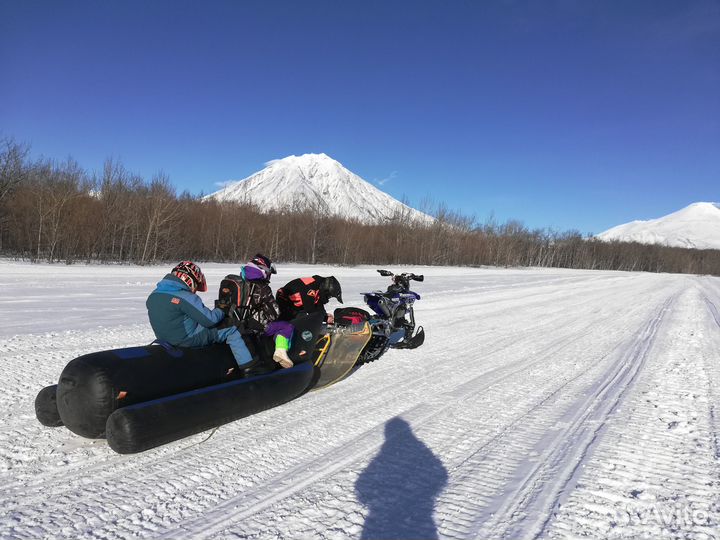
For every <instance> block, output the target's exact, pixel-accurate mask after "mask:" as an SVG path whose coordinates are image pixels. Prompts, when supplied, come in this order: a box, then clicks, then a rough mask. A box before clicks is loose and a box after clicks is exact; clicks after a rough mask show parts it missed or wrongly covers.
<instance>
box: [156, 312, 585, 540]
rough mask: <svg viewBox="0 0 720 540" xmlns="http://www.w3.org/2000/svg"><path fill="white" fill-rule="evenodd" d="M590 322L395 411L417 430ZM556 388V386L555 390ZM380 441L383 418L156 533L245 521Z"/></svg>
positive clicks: (203, 534)
mask: <svg viewBox="0 0 720 540" xmlns="http://www.w3.org/2000/svg"><path fill="white" fill-rule="evenodd" d="M596 324H597V321H593V322H592V323H590V324H588V325H586V326H585V327H584V328H583V331H582V332H580V333H575V334H573V335H572V336H570V337H567V336H563V337H562V338H559V339H557V340H555V341H554V342H553V343H552V344H551V345H549V346H548V347H547V348H546V349H545V350H544V351H543V353H542V354H539V355H537V356H534V359H532V360H526V361H524V362H518V363H515V364H512V365H508V366H504V367H498V368H496V369H494V370H492V371H491V372H489V373H484V374H482V375H480V376H477V377H475V378H473V379H472V380H470V381H468V382H466V383H464V384H462V385H460V386H459V387H457V388H455V389H454V390H452V391H449V392H446V393H444V394H442V395H440V396H436V397H435V398H434V399H433V400H431V401H427V402H424V403H420V404H418V405H416V406H415V407H412V408H410V409H407V410H405V411H403V412H401V413H399V414H398V415H397V416H401V417H402V418H403V419H404V420H405V421H407V422H408V423H409V424H410V425H412V427H413V430H414V431H417V430H418V429H420V428H421V427H422V426H423V425H424V424H426V423H428V422H430V421H432V420H434V419H436V418H438V417H440V416H442V415H443V414H445V413H446V412H447V410H448V409H451V408H453V407H456V406H457V404H458V403H459V402H462V401H464V400H469V399H471V398H472V397H474V396H476V395H478V394H480V393H483V392H485V391H486V390H487V389H489V388H490V387H492V386H495V385H497V384H499V383H501V382H503V381H506V380H509V379H512V378H513V377H515V376H517V375H518V374H520V373H521V372H523V371H525V370H527V369H528V368H529V367H531V366H534V365H537V364H540V363H545V362H547V361H548V359H551V358H552V357H553V356H554V355H555V354H556V353H557V352H558V351H559V350H561V349H563V348H565V347H567V345H568V343H570V342H573V341H578V340H580V339H582V338H583V337H587V336H588V335H590V334H591V333H592V332H593V330H594V329H595V327H596ZM518 364H519V365H518ZM568 382H570V381H568ZM568 382H566V383H565V384H563V385H562V387H564V386H565V385H566V384H568ZM559 390H560V389H558V390H557V391H559ZM557 391H556V392H557ZM548 399H549V398H548ZM386 440H387V439H386V438H385V422H382V423H381V424H379V425H377V426H375V427H374V428H372V429H370V430H368V431H366V432H365V433H362V434H360V435H359V436H357V437H356V438H354V439H352V440H350V441H348V442H347V443H345V444H343V445H341V446H339V447H336V448H334V449H332V450H330V451H329V452H327V453H325V454H324V455H322V456H320V457H319V458H317V459H314V460H312V461H310V462H308V463H301V464H299V465H297V466H296V467H294V468H293V469H291V470H290V471H287V472H286V473H285V474H283V475H282V476H280V477H279V478H275V479H272V480H271V481H270V482H268V483H264V484H260V485H257V486H254V487H253V488H252V489H249V490H246V491H245V492H243V493H241V494H239V495H238V496H236V497H233V498H231V499H229V500H227V501H225V502H223V503H222V504H221V505H218V506H217V507H215V508H214V509H213V510H212V511H209V512H205V513H204V514H203V515H201V516H200V517H198V518H196V519H195V520H188V521H186V522H184V523H183V524H181V525H180V526H178V527H176V528H173V529H170V530H167V531H165V532H164V533H163V534H161V535H160V536H159V537H158V538H162V539H171V538H177V537H192V538H208V537H211V536H213V535H214V534H217V533H220V532H222V531H223V530H225V529H227V528H228V527H229V526H231V525H232V524H233V523H235V522H241V521H243V520H247V519H248V518H250V517H251V516H253V515H255V514H257V513H259V512H261V511H263V510H265V509H266V508H268V507H270V506H272V505H274V504H276V503H278V502H280V501H282V500H284V499H287V498H289V497H291V496H293V495H295V494H296V493H298V492H300V491H302V490H303V489H305V488H307V487H308V486H310V485H312V484H314V483H316V482H318V481H320V480H322V479H324V478H326V477H328V476H332V475H333V474H335V473H337V472H338V471H341V470H343V469H346V468H347V467H349V466H350V465H351V464H352V463H354V462H357V461H360V460H363V459H364V458H366V457H367V456H368V455H371V454H374V453H375V452H377V451H378V450H379V448H380V446H382V444H384V443H385V442H386ZM328 464H329V465H328ZM470 537H473V538H474V537H479V536H472V535H471V536H470Z"/></svg>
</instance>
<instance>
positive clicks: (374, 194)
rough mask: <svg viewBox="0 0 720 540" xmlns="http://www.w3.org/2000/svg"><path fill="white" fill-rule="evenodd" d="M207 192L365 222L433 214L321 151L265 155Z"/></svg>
mask: <svg viewBox="0 0 720 540" xmlns="http://www.w3.org/2000/svg"><path fill="white" fill-rule="evenodd" d="M207 198H214V199H217V200H221V201H249V202H252V203H253V204H255V205H256V206H258V208H260V209H261V210H262V211H272V210H284V209H293V210H299V209H303V208H312V209H314V210H315V211H322V212H324V213H327V214H329V215H337V216H340V217H343V218H347V219H356V220H359V221H362V222H366V223H368V222H374V223H378V222H383V221H387V220H392V219H396V218H397V217H398V216H403V217H409V218H410V219H418V220H422V221H426V222H427V221H432V219H433V218H432V217H430V216H428V215H427V214H423V213H422V212H419V211H418V210H415V209H413V208H410V207H409V206H407V205H405V204H403V203H401V202H400V201H398V200H396V199H394V198H393V197H391V196H390V195H388V194H387V193H384V192H383V191H381V190H379V189H378V188H376V187H375V186H373V185H372V184H370V183H369V182H367V181H365V180H363V179H362V178H360V177H359V176H357V175H356V174H354V173H352V172H351V171H349V170H348V169H346V168H345V167H344V166H343V165H342V164H341V163H340V162H338V161H336V160H334V159H333V158H331V157H330V156H328V155H327V154H324V153H320V154H302V155H300V156H296V155H291V156H286V157H284V158H282V159H274V160H271V161H268V162H267V163H266V164H265V168H264V169H262V170H261V171H258V172H257V173H255V174H253V175H251V176H248V177H247V178H244V179H243V180H238V181H233V182H228V183H227V184H226V185H225V187H224V188H223V189H221V190H219V191H217V192H215V193H212V194H211V195H208V196H207Z"/></svg>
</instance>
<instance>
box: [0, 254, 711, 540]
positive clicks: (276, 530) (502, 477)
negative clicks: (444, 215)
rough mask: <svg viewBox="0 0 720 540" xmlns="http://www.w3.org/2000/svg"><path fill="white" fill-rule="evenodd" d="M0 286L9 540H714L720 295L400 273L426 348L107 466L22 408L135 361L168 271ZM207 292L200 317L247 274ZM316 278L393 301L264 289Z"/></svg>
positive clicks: (61, 271)
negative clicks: (100, 359)
mask: <svg viewBox="0 0 720 540" xmlns="http://www.w3.org/2000/svg"><path fill="white" fill-rule="evenodd" d="M0 269H1V270H2V272H0V286H1V287H2V291H3V294H2V296H1V297H0V316H1V320H2V324H1V325H0V359H1V360H0V395H1V396H2V407H0V538H108V539H112V538H131V537H141V538H167V539H170V538H173V539H174V538H208V539H209V538H212V539H225V538H258V539H266V538H288V539H289V538H323V539H343V538H437V537H439V538H464V539H476V538H482V539H484V538H508V539H515V538H557V539H560V538H577V537H589V538H653V539H655V538H688V539H689V538H692V539H695V538H718V537H720V532H718V531H720V434H719V429H720V401H719V398H720V279H718V278H710V277H696V276H682V275H662V274H661V275H656V274H640V273H619V272H591V271H565V270H550V269H533V270H502V269H462V268H413V269H410V270H413V271H419V272H422V273H424V274H425V276H426V281H425V282H424V283H420V284H417V286H416V287H415V289H416V290H417V291H418V292H419V293H421V294H422V295H423V298H422V300H421V301H420V302H419V303H418V304H417V317H418V320H419V322H420V323H421V324H423V325H424V326H425V328H426V332H427V339H426V341H425V345H424V346H423V347H422V348H420V349H417V350H414V351H391V352H389V353H388V354H387V355H386V356H384V357H383V358H382V359H381V360H379V361H377V362H375V363H373V364H370V365H367V366H364V367H362V368H360V369H358V370H356V371H355V372H354V373H353V374H352V375H351V376H350V377H349V378H347V379H346V380H344V381H342V382H340V383H338V384H336V385H334V386H332V387H330V388H328V389H326V390H323V391H319V392H316V393H310V394H307V395H305V396H303V397H301V398H299V399H297V400H295V401H293V402H291V403H289V404H286V405H284V406H282V407H279V408H276V409H273V410H269V411H266V412H264V413H261V414H259V415H256V416H254V417H251V418H247V419H244V420H241V421H238V422H235V423H232V424H229V425H226V426H223V427H221V428H220V429H219V430H218V431H217V432H216V433H214V434H213V435H212V436H211V437H210V438H209V439H207V437H208V435H209V434H208V433H205V434H201V435H197V436H195V437H191V438H188V439H185V440H181V441H178V442H175V443H173V444H169V445H166V446H164V447H161V448H158V449H155V450H151V451H148V452H145V453H143V454H139V455H132V456H121V455H117V454H115V453H113V452H112V451H111V450H110V449H109V448H108V447H107V445H106V443H105V442H104V441H90V440H87V439H82V438H80V437H77V436H75V435H73V434H72V433H70V432H68V431H67V430H66V429H64V428H56V429H50V428H44V427H42V426H41V425H40V424H38V423H37V421H36V420H35V417H34V412H33V400H34V398H35V395H36V393H37V392H38V391H39V390H40V389H41V388H42V387H43V386H45V385H48V384H52V383H54V382H56V381H57V378H58V375H59V373H60V371H61V370H62V368H63V366H64V365H65V364H66V363H67V362H68V361H69V360H71V359H72V358H74V357H75V356H78V355H80V354H84V353H86V352H90V351H94V350H101V349H107V348H113V347H121V346H126V345H134V344H142V343H147V342H149V341H150V340H151V339H152V335H151V331H150V328H149V325H148V324H147V322H146V315H145V308H144V301H145V297H146V295H147V294H148V293H149V292H150V290H151V289H152V287H153V285H154V283H155V282H156V281H157V280H159V279H160V278H161V277H162V275H163V274H164V273H165V271H166V270H167V268H165V267H144V268H137V267H118V266H69V267H68V266H47V265H38V266H33V265H27V264H19V263H10V262H0ZM390 269H393V270H397V268H394V267H391V268H390ZM204 270H206V274H207V276H208V281H209V283H210V287H211V291H210V292H209V293H208V294H206V295H205V300H206V304H211V303H212V299H213V295H214V292H215V291H214V289H215V288H216V287H217V284H218V283H219V280H220V278H221V277H222V276H223V275H224V274H226V273H229V272H231V271H236V270H237V268H236V267H232V266H229V265H205V266H204ZM310 273H320V274H329V273H334V274H335V275H336V276H338V278H339V279H340V280H341V282H342V283H343V287H344V297H345V299H346V304H356V305H359V303H358V302H357V301H358V300H360V296H359V293H360V292H362V291H364V290H372V289H375V288H379V287H380V286H384V285H385V281H384V279H385V278H381V277H380V276H378V275H377V274H375V272H374V271H373V268H369V267H364V268H328V267H308V266H283V265H280V274H279V275H278V276H277V278H276V280H275V281H276V283H275V285H276V286H277V285H279V284H282V283H284V282H285V281H287V280H289V279H290V278H292V277H296V276H298V275H307V274H310ZM206 439H207V440H206Z"/></svg>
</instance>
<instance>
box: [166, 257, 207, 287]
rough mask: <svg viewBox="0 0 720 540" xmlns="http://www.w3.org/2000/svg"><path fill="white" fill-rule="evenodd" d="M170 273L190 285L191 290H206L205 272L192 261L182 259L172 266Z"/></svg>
mask: <svg viewBox="0 0 720 540" xmlns="http://www.w3.org/2000/svg"><path fill="white" fill-rule="evenodd" d="M170 273H171V274H172V275H173V276H175V277H178V278H180V279H181V280H182V281H183V283H185V285H187V286H188V287H190V290H191V291H192V292H196V291H200V292H205V291H207V281H205V274H203V273H202V270H200V267H199V266H198V265H197V264H195V263H194V262H192V261H182V262H180V263H178V264H177V266H176V267H175V268H173V269H172V270H171V271H170Z"/></svg>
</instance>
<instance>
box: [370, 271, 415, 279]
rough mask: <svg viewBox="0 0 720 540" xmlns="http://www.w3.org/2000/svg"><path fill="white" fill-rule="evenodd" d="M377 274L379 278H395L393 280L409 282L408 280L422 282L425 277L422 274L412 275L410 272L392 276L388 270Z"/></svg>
mask: <svg viewBox="0 0 720 540" xmlns="http://www.w3.org/2000/svg"><path fill="white" fill-rule="evenodd" d="M378 273H379V274H380V275H381V276H386V277H395V278H400V279H403V280H407V281H410V280H413V281H424V280H425V276H424V275H422V274H413V273H411V272H405V273H402V274H393V273H392V272H391V271H390V270H378Z"/></svg>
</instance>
